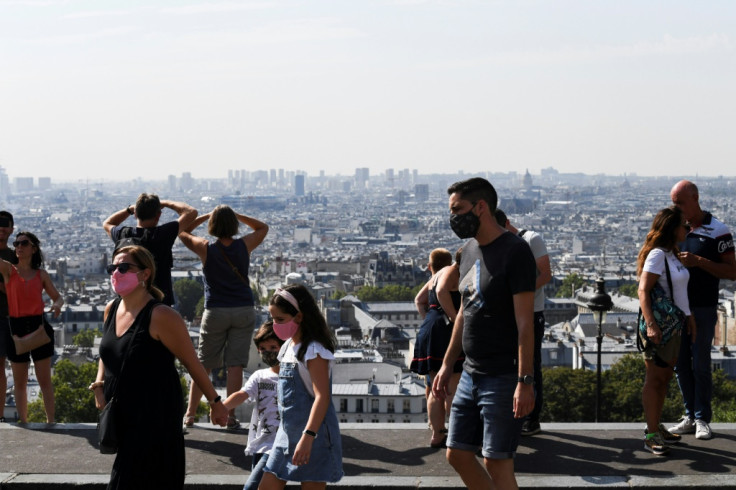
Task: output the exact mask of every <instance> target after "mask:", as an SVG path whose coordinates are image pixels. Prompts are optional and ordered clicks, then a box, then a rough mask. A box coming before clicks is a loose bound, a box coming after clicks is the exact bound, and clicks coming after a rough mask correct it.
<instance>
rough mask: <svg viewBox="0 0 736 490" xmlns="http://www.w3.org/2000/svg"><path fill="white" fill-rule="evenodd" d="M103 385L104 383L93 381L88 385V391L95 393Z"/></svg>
mask: <svg viewBox="0 0 736 490" xmlns="http://www.w3.org/2000/svg"><path fill="white" fill-rule="evenodd" d="M104 385H105V382H104V381H95V382H94V383H92V384H90V385H89V388H88V389H89V391H95V390H96V389H97V388H102V387H103V386H104Z"/></svg>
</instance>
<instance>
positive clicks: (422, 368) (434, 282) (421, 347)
mask: <svg viewBox="0 0 736 490" xmlns="http://www.w3.org/2000/svg"><path fill="white" fill-rule="evenodd" d="M460 255H461V249H458V251H457V252H456V253H455V263H454V264H453V263H452V255H451V254H450V252H449V251H447V250H445V249H444V248H437V249H434V250H432V252H431V253H430V254H429V265H428V268H429V270H430V272H432V277H431V278H430V279H429V281H427V284H425V285H424V287H423V288H422V289H421V291H419V294H417V296H416V298H415V299H414V303H415V304H416V306H417V310H418V311H419V314H420V315H422V316H424V322H422V325H421V327H420V328H419V333H418V334H417V339H416V342H415V344H414V357H413V358H412V361H411V365H410V369H411V370H412V371H414V372H415V373H418V374H424V375H426V379H425V383H426V385H427V390H426V396H427V414H428V417H429V425H430V427H431V429H432V439H431V441H430V443H429V445H430V446H431V447H444V444H445V440H446V438H447V436H446V435H445V434H446V433H447V430H446V429H445V418H446V415H447V414H449V413H450V407H451V406H452V397H451V396H448V397H446V398H445V400H440V399H437V398H435V396H434V395H433V394H432V389H431V387H432V381H433V380H434V376H435V375H436V374H437V371H439V369H440V367H442V360H443V359H444V357H445V352H446V351H447V346H448V345H450V337H451V336H452V325H453V324H454V322H455V316H456V315H457V310H458V308H459V307H460V292H459V291H458V285H459V282H460V271H459V269H458V265H459V264H460ZM425 315H426V316H425ZM464 360H465V356H464V355H462V354H461V355H460V357H458V359H457V361H456V362H455V366H454V370H453V375H452V377H451V378H450V392H451V393H454V391H455V388H456V387H457V384H458V382H459V381H460V373H461V372H462V366H463V361H464Z"/></svg>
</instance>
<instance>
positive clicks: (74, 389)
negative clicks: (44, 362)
mask: <svg viewBox="0 0 736 490" xmlns="http://www.w3.org/2000/svg"><path fill="white" fill-rule="evenodd" d="M96 377H97V363H94V362H86V363H84V364H80V365H79V366H77V365H76V364H74V363H73V362H71V361H69V360H68V359H62V360H61V361H59V362H57V363H56V365H55V366H54V375H53V376H52V377H51V383H52V384H53V386H54V397H55V399H56V421H57V422H62V423H69V422H97V414H98V411H97V408H96V407H95V396H94V393H92V392H91V391H89V389H88V387H89V385H90V383H92V382H93V381H94V380H95V378H96ZM42 396H43V395H42ZM28 421H29V422H44V421H46V414H45V412H44V410H43V399H39V400H36V401H34V402H32V403H30V404H28Z"/></svg>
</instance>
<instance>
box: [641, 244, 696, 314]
mask: <svg viewBox="0 0 736 490" xmlns="http://www.w3.org/2000/svg"><path fill="white" fill-rule="evenodd" d="M665 260H666V261H667V264H668V265H669V268H670V278H671V279H672V289H674V290H675V292H674V295H673V294H672V292H670V286H669V284H667V271H666V269H665V266H664V264H665ZM642 270H643V271H645V272H649V273H651V274H657V275H658V276H659V278H658V279H657V283H658V284H659V285H660V286H662V288H663V289H664V290H665V292H666V293H667V296H669V297H670V298H672V299H673V300H674V301H675V304H676V305H677V307H678V308H680V309H681V310H682V311H683V312H685V314H686V315H690V302H689V301H688V298H687V283H688V279H690V272H688V270H687V267H685V266H684V265H682V262H680V261H679V259H678V258H677V257H675V254H673V253H672V251H670V250H663V249H661V248H653V249H652V250H650V251H649V255H647V258H646V260H645V261H644V267H642Z"/></svg>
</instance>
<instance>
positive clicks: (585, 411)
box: [541, 353, 736, 423]
mask: <svg viewBox="0 0 736 490" xmlns="http://www.w3.org/2000/svg"><path fill="white" fill-rule="evenodd" d="M542 373H543V376H544V407H543V408H542V414H541V419H542V421H543V422H592V421H594V420H595V390H596V373H595V371H591V370H582V369H576V370H573V369H570V368H563V367H555V368H543V369H542ZM644 376H645V367H644V360H643V359H642V357H641V354H639V353H631V354H627V355H625V356H623V357H622V358H621V359H620V360H619V361H618V362H616V363H615V364H614V365H613V366H611V369H609V370H607V371H603V372H602V373H601V418H600V421H601V422H643V421H644V408H643V406H642V403H641V390H642V387H643V386H644ZM683 413H684V408H683V403H682V395H681V394H680V389H679V387H678V386H677V381H676V378H675V376H673V377H672V380H671V381H670V384H669V386H668V388H667V397H666V398H665V402H664V407H663V408H662V420H663V421H672V422H674V421H676V420H678V419H679V418H680V417H681V416H682V414H683ZM713 422H724V423H733V422H736V382H735V381H733V380H730V379H728V378H727V377H726V375H725V374H724V372H723V370H720V369H718V370H715V371H714V372H713Z"/></svg>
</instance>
